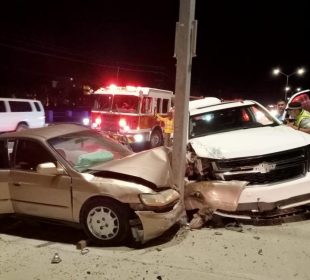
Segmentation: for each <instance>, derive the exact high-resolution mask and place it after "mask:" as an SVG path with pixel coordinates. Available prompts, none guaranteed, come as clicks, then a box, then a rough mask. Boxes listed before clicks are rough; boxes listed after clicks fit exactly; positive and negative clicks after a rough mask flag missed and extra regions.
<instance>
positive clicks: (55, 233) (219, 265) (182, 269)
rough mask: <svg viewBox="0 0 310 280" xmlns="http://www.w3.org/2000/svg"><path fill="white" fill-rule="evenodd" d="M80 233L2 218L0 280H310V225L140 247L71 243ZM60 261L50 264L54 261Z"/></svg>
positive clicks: (180, 235) (176, 232)
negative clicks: (80, 247)
mask: <svg viewBox="0 0 310 280" xmlns="http://www.w3.org/2000/svg"><path fill="white" fill-rule="evenodd" d="M83 238H84V234H83V232H81V231H79V230H76V229H72V228H67V227H63V226H54V225H44V224H39V223H35V222H25V221H19V220H11V219H4V220H1V223H0V250H1V253H0V279H1V280H2V279H3V280H11V279H14V280H15V279H23V280H28V279H29V280H30V279H31V280H32V279H34V280H39V279H40V280H42V279H44V280H45V279H57V280H59V279H109V280H111V279H126V280H127V279H141V280H142V279H157V280H160V279H195V280H196V279H208V280H209V279H211V280H213V279H214V280H219V279H223V280H224V279H225V280H227V279H232V280H235V279H238V280H243V279H255V280H256V279H257V280H258V279H259V280H264V279H266V280H267V279H268V280H270V279H285V280H288V279H302V280H307V279H310V265H309V264H310V221H309V220H308V221H300V222H293V223H287V224H282V225H276V226H253V225H243V226H242V228H241V229H240V228H238V231H237V230H234V228H230V229H229V230H228V229H225V228H214V227H212V228H210V227H205V228H202V229H200V230H189V229H188V228H187V227H178V226H176V227H174V228H173V229H172V230H171V231H169V232H168V233H166V234H165V235H164V236H162V237H161V238H159V239H157V240H154V241H152V242H150V243H148V244H145V245H143V246H135V245H133V244H130V245H129V246H122V247H96V246H93V245H90V246H88V247H86V249H84V250H83V251H81V250H80V249H77V247H76V243H77V242H78V241H79V240H81V239H83ZM55 253H57V254H58V255H59V257H60V259H61V261H60V262H59V263H51V261H52V259H53V256H54V254H55Z"/></svg>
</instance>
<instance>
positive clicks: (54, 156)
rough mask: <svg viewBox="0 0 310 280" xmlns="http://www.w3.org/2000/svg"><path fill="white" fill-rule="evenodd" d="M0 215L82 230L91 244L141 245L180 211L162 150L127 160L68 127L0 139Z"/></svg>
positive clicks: (121, 151) (106, 143)
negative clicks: (22, 216)
mask: <svg viewBox="0 0 310 280" xmlns="http://www.w3.org/2000/svg"><path fill="white" fill-rule="evenodd" d="M0 156H1V157H0V214H17V215H28V216H31V217H37V218H44V219H49V220H53V221H58V222H62V223H63V222H65V223H74V224H76V225H79V226H81V227H82V228H83V229H84V231H85V233H86V234H87V236H88V237H89V238H90V239H91V240H92V241H94V242H95V243H97V244H101V245H111V244H113V245H115V244H121V243H123V242H125V241H126V240H128V239H129V238H132V237H133V238H134V239H135V240H136V241H139V242H142V243H144V242H146V241H148V240H150V239H153V238H155V237H158V236H160V235H161V234H163V233H164V232H165V231H166V230H168V229H169V228H170V227H171V226H172V225H174V224H175V223H176V222H177V221H178V220H179V218H180V216H181V214H182V213H183V211H182V207H181V203H180V194H179V192H177V191H176V190H175V189H173V188H172V183H171V182H170V178H171V169H170V162H169V159H168V154H167V151H166V149H165V148H164V147H159V148H156V149H153V150H149V151H144V152H141V153H137V154H134V153H132V152H131V151H129V150H128V149H127V148H125V147H124V146H122V145H121V144H119V143H116V142H115V141H113V140H110V139H108V138H106V137H103V136H102V135H101V134H99V133H98V132H95V131H93V130H90V129H89V128H86V127H83V126H80V125H74V124H59V125H53V126H48V127H44V128H39V129H31V130H24V131H20V132H12V133H5V134H2V135H1V136H0Z"/></svg>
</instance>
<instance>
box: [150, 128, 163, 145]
mask: <svg viewBox="0 0 310 280" xmlns="http://www.w3.org/2000/svg"><path fill="white" fill-rule="evenodd" d="M162 144H163V134H162V132H161V131H160V130H159V129H155V130H154V131H153V132H152V134H151V138H150V148H151V149H152V148H155V147H159V146H161V145H162Z"/></svg>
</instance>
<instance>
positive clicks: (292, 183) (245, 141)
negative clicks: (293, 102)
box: [188, 98, 310, 219]
mask: <svg viewBox="0 0 310 280" xmlns="http://www.w3.org/2000/svg"><path fill="white" fill-rule="evenodd" d="M206 101H207V99H205V100H201V104H200V105H199V102H197V101H195V102H196V104H195V106H190V116H189V133H188V137H189V140H188V141H189V152H188V153H189V154H190V156H191V157H192V158H196V166H199V167H200V168H198V169H196V172H195V174H194V175H193V174H191V177H192V178H191V179H194V180H203V181H204V180H222V181H231V180H238V181H247V182H249V184H248V185H247V186H246V187H245V189H244V190H243V191H242V192H241V195H240V198H239V203H238V208H237V211H236V212H233V213H228V212H225V213H224V211H222V212H221V211H217V212H218V213H222V214H223V215H224V216H230V215H231V216H236V215H239V217H240V218H245V219H251V218H253V217H255V215H256V214H257V213H263V212H265V213H266V212H269V211H275V210H279V209H280V210H283V209H287V208H293V207H297V206H301V205H306V204H309V202H310V188H309V186H310V172H309V171H310V170H309V162H310V135H309V134H306V133H303V132H300V131H297V130H294V129H292V128H290V127H287V126H285V125H283V124H281V122H280V121H278V120H277V119H276V118H274V117H273V116H272V115H271V114H270V113H269V111H268V110H267V109H266V108H265V107H263V106H262V105H261V104H259V103H257V102H255V101H251V100H245V101H232V102H221V101H220V100H219V99H218V100H217V101H216V102H214V98H213V99H212V100H211V101H212V102H211V103H209V104H208V102H206ZM232 187H233V184H232Z"/></svg>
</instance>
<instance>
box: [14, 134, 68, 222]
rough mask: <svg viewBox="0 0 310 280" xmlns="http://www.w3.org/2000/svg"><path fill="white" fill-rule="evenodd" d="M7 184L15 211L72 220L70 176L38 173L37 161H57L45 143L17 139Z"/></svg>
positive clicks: (38, 162)
mask: <svg viewBox="0 0 310 280" xmlns="http://www.w3.org/2000/svg"><path fill="white" fill-rule="evenodd" d="M13 153H14V159H13V164H12V170H11V176H10V182H9V187H10V191H11V197H12V203H13V207H14V211H15V212H16V213H19V214H26V215H33V216H39V217H45V218H52V219H60V220H68V221H71V220H72V206H71V205H72V204H71V177H70V176H69V175H67V174H64V175H46V174H44V175H43V174H39V173H38V172H37V171H36V167H37V165H38V164H40V163H44V162H53V163H55V164H59V163H58V162H57V160H56V158H55V157H54V155H53V154H52V152H51V151H50V150H49V149H48V148H47V146H45V145H44V143H42V142H40V141H37V140H31V139H19V140H18V141H16V142H15V145H14V149H13Z"/></svg>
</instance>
